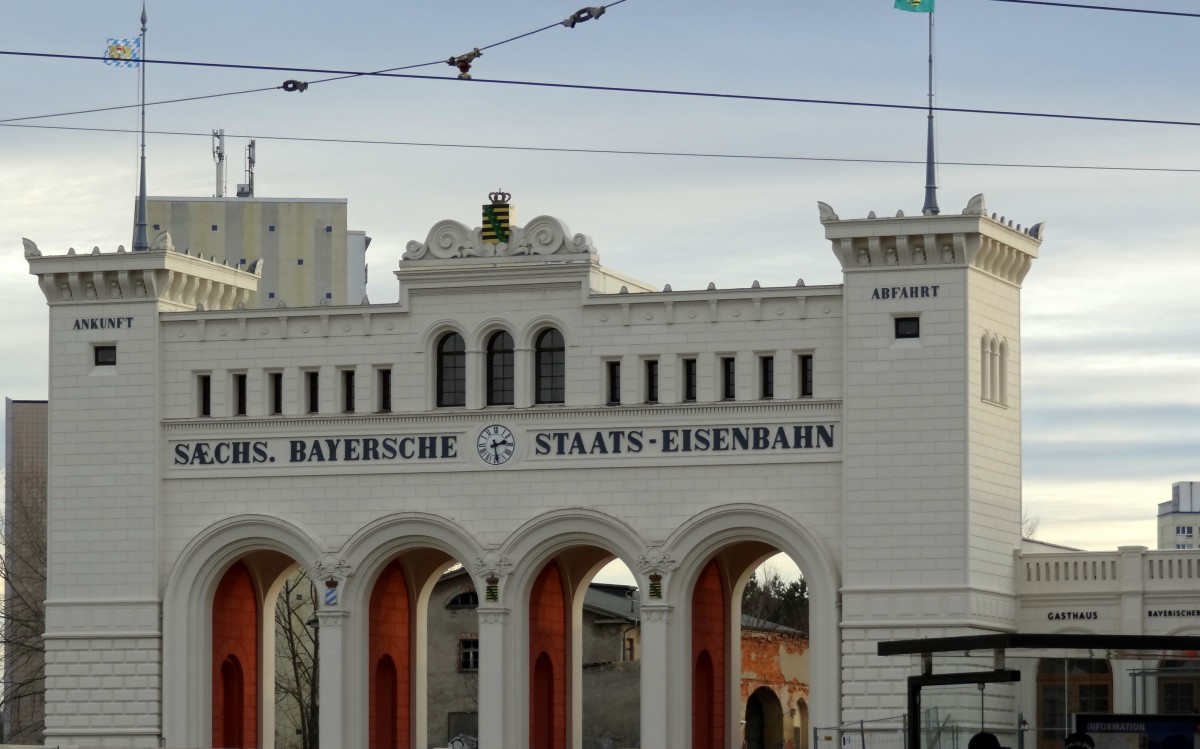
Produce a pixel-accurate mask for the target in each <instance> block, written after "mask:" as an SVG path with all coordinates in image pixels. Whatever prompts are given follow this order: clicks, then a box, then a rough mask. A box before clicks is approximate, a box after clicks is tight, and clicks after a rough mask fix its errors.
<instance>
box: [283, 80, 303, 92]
mask: <svg viewBox="0 0 1200 749" xmlns="http://www.w3.org/2000/svg"><path fill="white" fill-rule="evenodd" d="M280 88H282V89H283V90H284V91H289V92H290V91H301V92H303V91H307V90H308V83H306V82H305V81H298V80H296V79H295V78H289V79H288V80H286V81H284V82H283V85H282V86H280Z"/></svg>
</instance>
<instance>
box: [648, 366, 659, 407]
mask: <svg viewBox="0 0 1200 749" xmlns="http://www.w3.org/2000/svg"><path fill="white" fill-rule="evenodd" d="M646 402H647V403H658V360H657V359H648V360H647V361H646Z"/></svg>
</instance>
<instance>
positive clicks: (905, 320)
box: [896, 317, 921, 339]
mask: <svg viewBox="0 0 1200 749" xmlns="http://www.w3.org/2000/svg"><path fill="white" fill-rule="evenodd" d="M920 337H921V318H919V317H897V318H896V338H897V339H899V338H920Z"/></svg>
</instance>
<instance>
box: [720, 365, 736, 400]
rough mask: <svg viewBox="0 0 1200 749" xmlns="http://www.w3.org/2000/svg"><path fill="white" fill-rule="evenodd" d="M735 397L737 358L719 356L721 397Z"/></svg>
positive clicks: (724, 398) (723, 398)
mask: <svg viewBox="0 0 1200 749" xmlns="http://www.w3.org/2000/svg"><path fill="white" fill-rule="evenodd" d="M736 397H737V360H736V359H734V358H733V357H732V356H723V357H721V398H722V400H727V401H731V400H733V399H734V398H736Z"/></svg>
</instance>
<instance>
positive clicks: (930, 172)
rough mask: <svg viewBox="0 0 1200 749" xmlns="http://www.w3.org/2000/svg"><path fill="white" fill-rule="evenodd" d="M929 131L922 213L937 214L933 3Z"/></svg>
mask: <svg viewBox="0 0 1200 749" xmlns="http://www.w3.org/2000/svg"><path fill="white" fill-rule="evenodd" d="M928 120H929V132H928V135H927V138H926V142H925V205H923V206H922V207H921V213H923V214H925V215H927V216H930V215H932V216H936V215H938V214H939V213H941V211H940V210H939V209H938V204H937V162H936V161H935V160H934V157H933V3H932V2H930V4H929V117H928Z"/></svg>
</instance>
